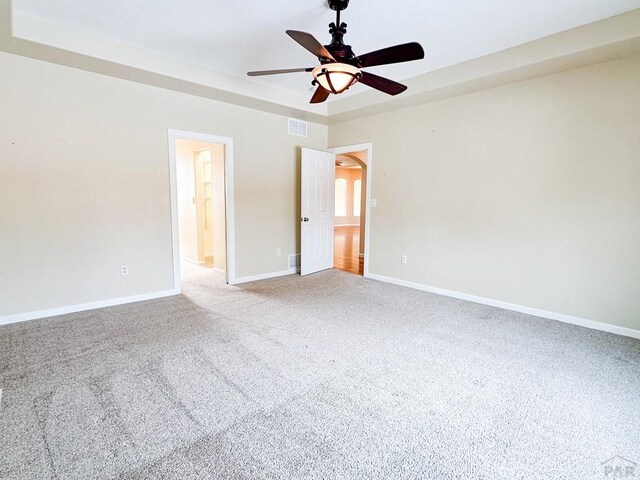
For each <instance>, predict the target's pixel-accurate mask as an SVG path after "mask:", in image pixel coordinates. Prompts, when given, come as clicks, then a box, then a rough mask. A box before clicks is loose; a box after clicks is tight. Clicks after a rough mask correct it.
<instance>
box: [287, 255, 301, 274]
mask: <svg viewBox="0 0 640 480" xmlns="http://www.w3.org/2000/svg"><path fill="white" fill-rule="evenodd" d="M294 268H295V269H296V270H297V271H300V254H299V253H294V254H293V255H289V270H293V269H294Z"/></svg>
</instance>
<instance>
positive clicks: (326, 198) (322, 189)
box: [300, 148, 336, 275]
mask: <svg viewBox="0 0 640 480" xmlns="http://www.w3.org/2000/svg"><path fill="white" fill-rule="evenodd" d="M335 160H336V156H335V154H333V153H329V152H324V151H320V150H312V149H310V148H303V149H302V168H301V174H302V181H301V182H300V183H301V189H302V191H301V195H300V202H301V205H300V217H301V218H300V235H301V239H300V248H301V254H300V275H308V274H310V273H315V272H319V271H321V270H326V269H328V268H333V223H334V213H333V211H334V201H335V199H334V196H335V193H334V189H335V183H334V182H335Z"/></svg>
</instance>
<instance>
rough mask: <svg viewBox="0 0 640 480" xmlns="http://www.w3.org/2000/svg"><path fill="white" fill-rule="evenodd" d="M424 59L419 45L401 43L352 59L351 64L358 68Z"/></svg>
mask: <svg viewBox="0 0 640 480" xmlns="http://www.w3.org/2000/svg"><path fill="white" fill-rule="evenodd" d="M423 58H424V50H423V49H422V46H421V45H420V44H419V43H416V42H411V43H403V44H402V45H395V46H393V47H387V48H383V49H382V50H376V51H375V52H369V53H365V54H364V55H360V56H358V57H356V58H354V59H353V60H352V61H351V62H349V63H352V64H353V65H356V66H357V67H358V68H364V67H375V66H377V65H388V64H390V63H401V62H410V61H412V60H421V59H423Z"/></svg>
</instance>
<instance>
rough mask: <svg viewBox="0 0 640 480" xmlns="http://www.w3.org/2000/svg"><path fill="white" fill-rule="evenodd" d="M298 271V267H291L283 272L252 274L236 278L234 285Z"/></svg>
mask: <svg viewBox="0 0 640 480" xmlns="http://www.w3.org/2000/svg"><path fill="white" fill-rule="evenodd" d="M294 273H298V269H297V268H290V269H288V270H282V271H281V272H270V273H262V274H260V275H252V276H250V277H241V278H236V279H235V280H234V281H233V283H232V285H238V284H240V283H247V282H255V281H258V280H266V279H268V278H276V277H284V276H285V275H293V274H294Z"/></svg>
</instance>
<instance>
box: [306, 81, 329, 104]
mask: <svg viewBox="0 0 640 480" xmlns="http://www.w3.org/2000/svg"><path fill="white" fill-rule="evenodd" d="M327 98H329V92H328V91H327V90H325V89H324V88H322V87H321V86H320V85H318V88H317V89H316V92H315V93H314V94H313V97H311V101H310V102H309V103H322V102H324V101H325V100H326V99H327Z"/></svg>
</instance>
